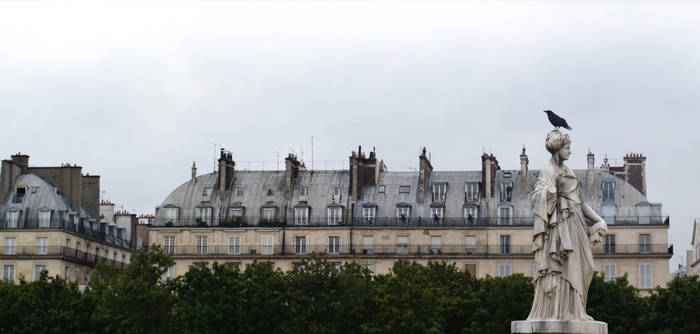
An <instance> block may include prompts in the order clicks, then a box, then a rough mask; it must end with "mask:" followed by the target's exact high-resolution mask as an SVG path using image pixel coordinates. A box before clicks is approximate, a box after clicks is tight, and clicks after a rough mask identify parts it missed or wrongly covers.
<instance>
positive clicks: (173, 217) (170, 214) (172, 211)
mask: <svg viewBox="0 0 700 334" xmlns="http://www.w3.org/2000/svg"><path fill="white" fill-rule="evenodd" d="M165 222H166V223H173V224H174V223H175V222H177V208H165Z"/></svg>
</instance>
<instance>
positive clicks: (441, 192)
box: [433, 183, 447, 202]
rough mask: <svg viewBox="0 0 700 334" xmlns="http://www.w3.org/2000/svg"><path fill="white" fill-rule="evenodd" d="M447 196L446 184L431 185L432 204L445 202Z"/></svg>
mask: <svg viewBox="0 0 700 334" xmlns="http://www.w3.org/2000/svg"><path fill="white" fill-rule="evenodd" d="M446 195H447V183H433V202H440V201H444V200H445V196H446Z"/></svg>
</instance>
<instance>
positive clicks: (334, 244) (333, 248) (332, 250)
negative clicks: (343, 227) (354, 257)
mask: <svg viewBox="0 0 700 334" xmlns="http://www.w3.org/2000/svg"><path fill="white" fill-rule="evenodd" d="M326 244H327V245H326V246H327V247H326V251H327V252H328V254H340V236H337V235H332V236H328V239H327V241H326Z"/></svg>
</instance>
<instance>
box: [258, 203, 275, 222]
mask: <svg viewBox="0 0 700 334" xmlns="http://www.w3.org/2000/svg"><path fill="white" fill-rule="evenodd" d="M276 216H277V207H275V206H264V207H263V208H262V218H263V220H273V219H275V217H276Z"/></svg>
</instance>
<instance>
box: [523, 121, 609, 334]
mask: <svg viewBox="0 0 700 334" xmlns="http://www.w3.org/2000/svg"><path fill="white" fill-rule="evenodd" d="M570 145H571V139H570V138H569V135H567V134H564V133H562V132H560V131H558V130H554V131H552V132H550V133H549V134H547V140H546V142H545V146H546V148H547V150H548V151H549V152H550V153H552V158H551V159H550V160H549V161H547V163H546V164H545V166H544V167H543V168H542V170H541V171H540V175H539V179H538V180H537V186H536V187H535V190H534V192H533V194H532V211H533V216H534V231H533V246H532V251H533V253H534V255H535V262H536V265H537V274H536V276H535V278H534V279H535V281H534V283H535V297H534V300H533V302H532V309H531V310H530V315H529V316H528V318H527V320H525V321H513V322H512V324H511V331H512V332H513V333H607V324H606V323H603V322H599V321H594V320H593V318H591V317H590V316H589V315H588V314H586V298H587V296H588V287H589V285H590V283H591V279H592V278H593V251H592V249H591V246H592V245H594V244H598V243H600V242H602V240H603V237H604V236H605V233H606V231H607V225H606V223H605V221H604V220H603V218H601V217H600V216H598V214H596V213H595V211H593V209H591V207H590V206H588V204H586V202H585V201H584V196H583V194H582V192H581V188H580V186H579V180H578V179H577V178H576V175H575V174H574V172H573V171H572V170H570V169H569V168H568V167H567V166H566V165H565V164H564V161H565V160H567V159H569V156H570V155H571V147H570ZM585 218H588V219H591V220H593V221H594V222H596V223H595V224H594V225H593V226H591V227H589V226H588V225H586V221H585Z"/></svg>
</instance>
